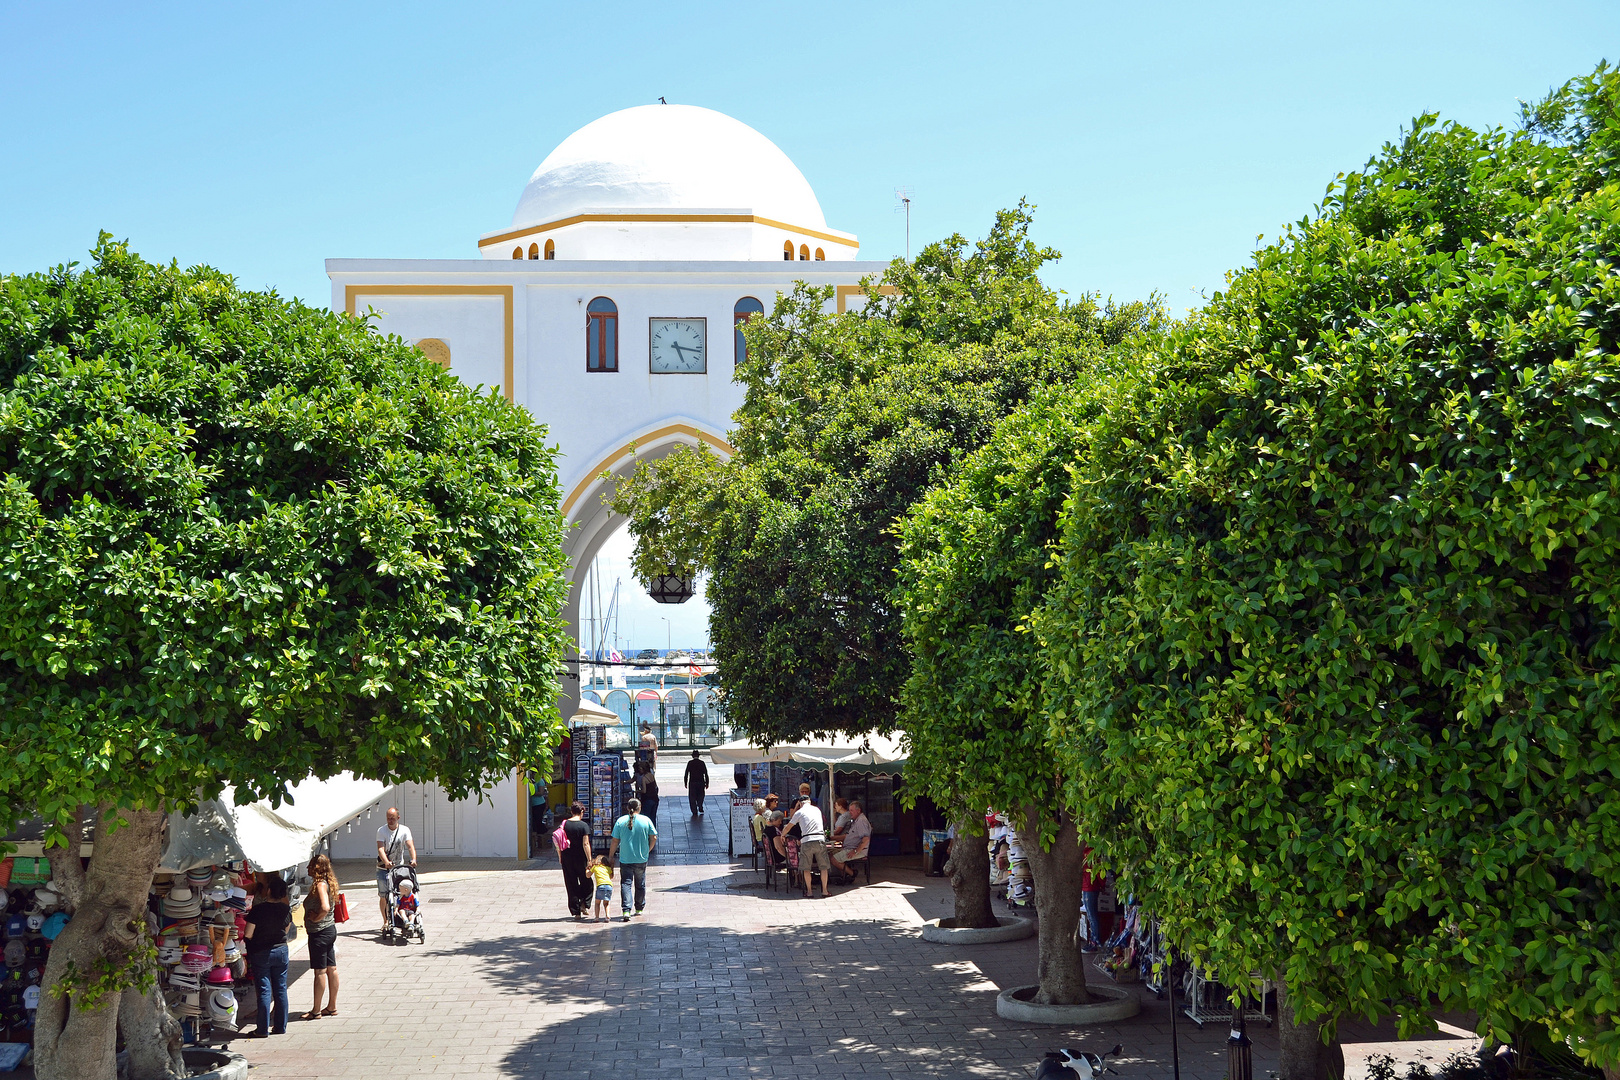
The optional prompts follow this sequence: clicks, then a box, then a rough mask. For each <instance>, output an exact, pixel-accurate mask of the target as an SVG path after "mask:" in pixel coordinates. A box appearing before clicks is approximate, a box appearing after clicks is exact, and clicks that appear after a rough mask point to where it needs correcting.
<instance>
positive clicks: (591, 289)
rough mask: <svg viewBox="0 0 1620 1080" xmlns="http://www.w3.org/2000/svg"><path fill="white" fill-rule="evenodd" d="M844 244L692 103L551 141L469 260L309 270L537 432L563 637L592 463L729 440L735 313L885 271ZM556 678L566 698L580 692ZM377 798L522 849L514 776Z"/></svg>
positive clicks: (578, 565)
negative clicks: (554, 499) (543, 435)
mask: <svg viewBox="0 0 1620 1080" xmlns="http://www.w3.org/2000/svg"><path fill="white" fill-rule="evenodd" d="M858 250H859V247H858V245H857V243H856V240H855V237H854V236H851V235H850V234H848V233H842V232H838V231H836V230H833V229H830V228H828V227H827V223H826V219H825V218H824V217H823V216H822V213H821V206H820V204H819V203H818V202H817V200H816V196H815V192H814V191H812V190H811V188H810V185H809V183H808V182H806V180H805V178H804V176H803V174H801V173H800V172H799V170H798V169H797V168H796V167H795V166H794V164H793V162H792V161H790V160H789V159H788V157H787V155H786V154H784V153H782V151H781V150H779V149H778V148H777V147H776V145H775V144H773V143H772V142H771V141H770V140H769V139H767V138H765V137H764V136H763V135H761V134H760V133H759V132H757V131H755V130H753V129H752V128H750V127H748V126H747V125H745V124H742V123H740V122H738V121H736V120H733V119H732V118H730V117H728V116H724V115H722V114H720V113H717V112H713V111H711V110H709V109H701V108H696V107H693V106H689V105H647V106H642V107H639V108H634V109H626V110H624V111H622V112H616V113H612V114H611V115H608V116H604V117H602V118H601V119H600V120H597V121H595V122H593V123H590V124H587V125H586V126H585V127H583V128H581V129H580V130H578V131H576V132H574V134H572V135H570V136H569V137H568V138H567V139H564V140H563V142H562V143H561V144H560V145H559V146H558V147H557V148H556V149H555V150H553V151H552V152H551V153H550V155H548V156H547V157H546V159H545V160H544V161H543V162H541V163H540V167H539V168H538V169H536V170H535V173H534V175H533V176H532V177H531V178H530V179H529V182H528V185H527V186H526V187H525V188H524V189H523V194H522V196H521V197H520V198H519V200H518V205H517V211H516V213H514V214H513V216H512V224H511V227H510V228H507V229H503V230H500V231H498V232H493V233H489V234H486V235H485V236H483V237H481V238H480V239H479V241H478V251H479V254H480V256H481V258H478V259H465V260H454V259H328V260H327V263H326V270H327V275H328V276H329V277H330V278H331V279H332V306H333V308H334V309H335V310H338V311H348V312H353V313H362V312H365V311H366V310H368V309H371V310H375V311H376V312H378V313H380V317H379V319H378V325H379V326H380V327H381V329H382V330H384V331H386V332H389V333H395V334H399V335H400V336H401V337H403V338H405V339H406V340H407V341H410V342H413V343H415V344H416V345H417V347H418V348H420V349H421V350H422V352H423V353H424V354H425V355H427V356H428V357H430V358H432V359H434V360H437V361H438V362H439V363H441V364H444V365H446V366H447V367H448V368H449V369H450V370H451V371H452V372H454V373H455V374H456V375H458V376H460V377H461V378H462V379H464V380H466V381H467V382H470V383H479V384H483V385H486V386H490V387H498V388H499V390H500V392H501V393H503V394H504V395H505V396H506V397H507V399H508V400H510V401H515V402H517V403H518V404H521V405H523V406H524V407H525V408H527V409H528V410H529V412H530V413H532V414H533V415H534V417H535V419H537V420H539V421H540V422H542V423H544V424H545V425H546V426H547V427H548V428H549V429H550V432H551V436H552V438H553V439H554V440H555V441H556V442H557V444H558V445H559V447H560V448H561V458H560V461H559V471H560V473H561V477H560V478H561V482H562V490H563V492H564V501H563V512H564V514H565V515H566V517H567V518H568V520H569V522H570V523H572V524H573V525H574V526H575V527H574V528H573V529H572V530H571V531H570V533H569V540H568V554H569V556H570V559H571V566H570V571H569V573H570V579H571V580H570V583H571V585H572V592H571V599H570V602H569V606H568V611H567V618H568V622H569V627H570V629H571V631H572V632H573V635H574V638H575V640H576V641H577V640H578V636H579V624H578V614H579V603H578V598H579V587H580V582H581V580H582V578H583V577H584V574H585V570H586V568H587V567H589V566H590V563H591V560H592V559H593V558H594V557H595V555H596V553H597V551H599V550H600V549H601V547H602V545H603V544H604V543H605V542H606V541H607V539H608V538H609V537H610V536H611V535H612V534H613V532H614V531H615V530H616V529H618V528H619V527H620V526H621V525H622V522H621V521H619V520H616V519H615V518H614V516H613V515H611V514H610V513H609V512H608V511H607V510H606V509H605V508H604V507H603V506H602V504H601V495H602V492H603V485H602V482H601V481H600V480H599V479H598V478H599V476H600V475H601V474H602V472H603V471H604V470H609V471H612V472H614V473H617V474H619V475H623V474H624V473H626V472H628V471H629V470H630V469H631V468H632V467H633V466H634V463H635V461H636V460H638V459H639V460H648V459H651V458H657V457H661V456H663V455H665V454H667V453H669V452H670V451H671V450H672V449H674V448H675V447H677V446H682V445H686V446H692V445H697V444H699V443H706V444H708V445H709V446H711V447H713V448H714V449H715V450H716V452H718V453H720V454H721V455H725V454H728V453H729V452H730V446H729V445H728V444H727V443H726V438H725V437H726V431H727V429H728V428H729V426H730V418H731V414H732V413H733V412H734V411H735V410H736V409H737V407H738V406H739V405H740V404H741V403H742V388H741V387H740V386H738V385H737V384H736V383H735V382H733V381H732V373H733V371H734V370H735V367H736V362H737V359H738V356H739V354H740V351H741V350H742V348H743V342H742V336H741V335H740V334H738V333H736V332H735V327H736V325H737V323H738V322H739V321H741V320H743V319H746V318H748V317H749V316H750V315H751V314H753V313H757V312H759V311H761V310H768V309H769V307H770V305H771V304H772V303H773V301H774V300H775V297H776V295H777V294H778V293H781V292H785V291H787V290H789V289H790V288H791V287H792V285H793V283H794V282H795V281H807V282H811V283H813V284H817V285H833V286H836V289H835V296H836V299H835V300H834V301H832V302H831V304H832V305H834V306H836V308H837V309H838V310H842V309H843V308H844V307H845V305H846V304H848V303H850V302H851V300H852V298H857V297H858V296H859V294H860V288H859V282H860V280H861V278H862V277H864V276H867V275H869V274H876V273H880V272H881V271H882V270H883V268H884V264H883V263H877V262H858V261H855V256H856V254H857V253H858ZM812 251H814V252H815V253H816V255H815V257H814V258H812V257H811V256H810V254H809V253H810V252H812ZM795 252H802V253H803V254H802V255H797V256H795V255H794V253H795ZM789 260H791V261H789ZM855 302H859V301H858V300H855ZM632 448H633V452H632ZM564 691H565V696H564V700H563V701H562V703H561V704H562V708H563V711H564V714H565V715H567V714H569V713H572V711H573V709H574V707H575V705H576V703H577V698H578V693H579V689H578V686H577V684H574V683H565V684H564ZM390 798H391V799H396V800H397V801H398V803H399V805H400V809H401V811H402V812H403V813H404V814H405V818H406V823H407V824H410V825H411V826H412V831H413V832H414V833H415V835H416V837H417V844H418V847H419V848H420V849H422V850H423V851H424V852H431V853H434V854H452V853H453V854H462V855H483V856H494V855H504V856H517V857H523V856H525V855H526V854H527V851H526V847H527V840H528V830H527V825H526V822H525V818H524V814H525V809H526V808H525V807H524V806H522V805H519V804H520V802H521V801H522V800H520V799H519V797H518V784H517V782H516V779H515V778H513V779H509V780H507V781H505V782H503V783H501V784H499V785H497V786H496V787H495V788H494V789H492V790H491V791H490V792H489V793H488V798H492V799H493V802H489V801H486V802H485V803H484V804H482V805H480V804H477V803H471V802H466V803H452V802H450V801H449V800H447V799H445V798H443V797H442V795H441V794H440V793H439V792H437V790H436V789H435V788H434V786H433V785H424V786H420V787H417V786H412V787H410V788H409V789H407V790H400V791H396V792H392V793H390ZM364 825H365V819H361V821H360V822H357V823H356V825H355V826H354V827H353V829H352V830H350V831H348V832H346V833H344V834H341V835H340V836H338V837H335V838H334V841H335V842H334V852H335V853H336V854H339V855H342V856H351V857H364V856H367V855H370V854H371V853H372V852H373V851H374V847H375V845H374V844H373V843H372V841H371V839H370V835H369V833H370V830H367V829H366V828H365V827H364ZM350 848H353V849H354V851H352V852H351V851H350V850H349V849H350Z"/></svg>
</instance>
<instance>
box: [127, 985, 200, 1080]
mask: <svg viewBox="0 0 1620 1080" xmlns="http://www.w3.org/2000/svg"><path fill="white" fill-rule="evenodd" d="M118 1029H119V1030H120V1031H122V1032H123V1033H124V1048H125V1049H126V1050H128V1051H129V1080H180V1078H181V1077H185V1076H187V1075H189V1072H188V1071H187V1069H186V1061H185V1058H184V1057H182V1056H181V1054H180V1021H178V1020H176V1019H175V1018H174V1017H173V1016H172V1015H171V1014H170V1013H169V1007H168V1006H167V1005H166V1004H164V1002H163V995H162V994H161V993H159V991H158V988H157V987H155V986H154V987H152V989H150V990H148V991H147V992H146V993H144V994H137V993H136V992H135V991H133V990H130V991H127V992H125V993H124V994H123V996H122V998H121V999H120V1000H119V1003H118Z"/></svg>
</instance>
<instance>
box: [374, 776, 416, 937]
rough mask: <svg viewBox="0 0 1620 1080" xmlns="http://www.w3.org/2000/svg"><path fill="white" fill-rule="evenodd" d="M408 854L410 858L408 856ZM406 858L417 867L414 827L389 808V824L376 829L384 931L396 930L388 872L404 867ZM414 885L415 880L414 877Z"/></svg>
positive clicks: (379, 900) (379, 887)
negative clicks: (412, 829)
mask: <svg viewBox="0 0 1620 1080" xmlns="http://www.w3.org/2000/svg"><path fill="white" fill-rule="evenodd" d="M407 853H408V854H409V856H410V858H409V860H407V859H406V855H407ZM407 861H408V863H409V865H410V867H411V869H413V870H414V869H415V868H416V841H415V839H413V838H412V837H411V827H410V826H409V825H401V824H400V822H399V811H398V810H396V809H394V808H393V807H392V806H390V807H389V808H388V824H387V825H384V826H383V827H382V828H380V829H378V830H377V910H378V911H379V912H380V913H381V914H382V928H383V933H385V934H387V933H391V932H392V931H393V928H394V926H393V913H392V912H391V911H389V906H390V905H389V902H388V896H389V893H390V892H391V891H392V890H393V884H394V883H393V880H392V878H393V875H392V874H391V873H389V871H391V870H392V869H393V868H394V867H396V866H404V865H406V864H407ZM413 884H414V880H413Z"/></svg>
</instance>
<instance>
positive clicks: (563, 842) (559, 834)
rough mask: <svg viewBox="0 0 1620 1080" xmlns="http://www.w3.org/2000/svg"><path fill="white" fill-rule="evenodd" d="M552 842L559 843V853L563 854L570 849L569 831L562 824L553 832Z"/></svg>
mask: <svg viewBox="0 0 1620 1080" xmlns="http://www.w3.org/2000/svg"><path fill="white" fill-rule="evenodd" d="M551 842H552V843H553V844H555V845H557V854H559V855H561V854H562V853H563V852H565V851H567V850H568V832H567V830H565V829H564V828H563V827H562V826H561V825H559V826H557V828H556V830H555V831H554V832H552V834H551Z"/></svg>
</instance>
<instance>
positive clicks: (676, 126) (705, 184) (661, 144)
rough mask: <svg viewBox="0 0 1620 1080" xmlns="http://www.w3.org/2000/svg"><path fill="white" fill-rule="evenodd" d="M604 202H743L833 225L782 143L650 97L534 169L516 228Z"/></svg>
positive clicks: (740, 207) (584, 132) (793, 219)
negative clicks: (651, 102)
mask: <svg viewBox="0 0 1620 1080" xmlns="http://www.w3.org/2000/svg"><path fill="white" fill-rule="evenodd" d="M600 210H621V211H642V212H657V211H660V210H667V211H676V212H679V211H697V210H710V211H715V210H721V211H731V212H738V211H742V212H745V213H750V214H753V215H755V216H757V217H763V218H770V219H773V220H775V221H780V222H784V223H786V224H788V225H793V226H797V227H798V228H801V229H825V228H826V227H827V219H826V218H825V217H823V216H822V213H821V204H820V203H818V202H817V201H816V193H815V192H814V191H811V190H810V184H809V183H808V182H807V181H806V180H805V178H804V174H803V173H801V172H799V170H798V168H797V167H796V166H794V164H793V162H792V161H790V160H788V156H787V155H786V154H784V153H782V151H781V150H779V149H777V146H776V144H775V143H773V142H771V140H769V139H767V138H766V137H765V136H763V135H761V134H760V133H759V132H757V131H755V130H754V129H753V128H751V127H749V126H748V125H747V124H744V123H742V122H741V121H738V120H733V119H732V118H731V117H729V116H727V115H725V114H724V113H717V112H715V111H714V110H713V109H703V108H699V107H697V106H695V105H641V106H638V107H636V108H634V109H624V110H622V111H620V112H616V113H609V114H608V115H607V116H604V117H602V118H601V119H600V120H595V121H592V122H591V123H589V124H586V125H585V126H584V127H582V128H580V129H579V130H578V131H576V132H574V133H573V134H572V135H570V136H568V138H566V139H564V140H563V141H562V144H561V145H560V146H558V147H557V149H555V150H553V151H552V152H551V153H550V154H548V155H547V156H546V160H544V161H542V162H541V163H540V167H539V168H538V169H536V170H535V171H534V175H533V176H532V177H530V178H529V183H528V186H527V187H525V188H524V189H523V197H522V198H520V199H519V200H518V205H517V212H516V213H515V214H513V215H512V227H513V228H514V229H525V228H531V227H533V226H536V225H545V224H548V223H550V222H553V221H560V220H562V219H564V218H569V217H572V216H574V215H576V214H581V213H585V212H587V211H600Z"/></svg>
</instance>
